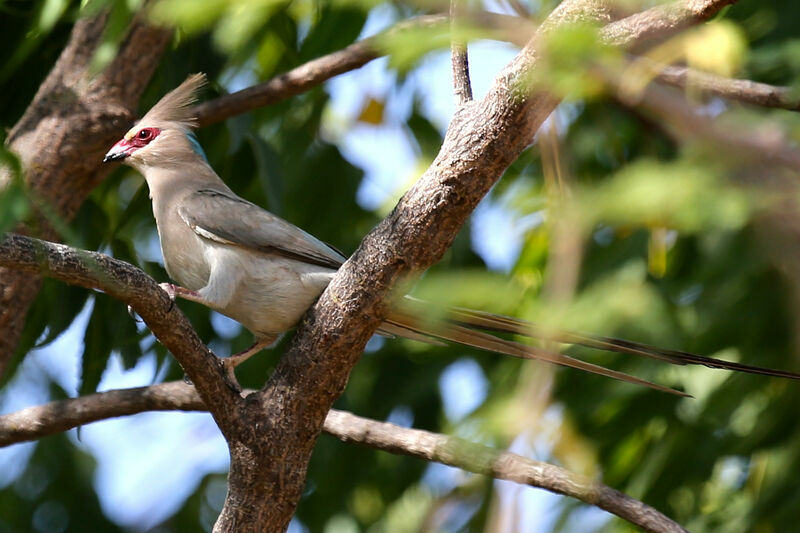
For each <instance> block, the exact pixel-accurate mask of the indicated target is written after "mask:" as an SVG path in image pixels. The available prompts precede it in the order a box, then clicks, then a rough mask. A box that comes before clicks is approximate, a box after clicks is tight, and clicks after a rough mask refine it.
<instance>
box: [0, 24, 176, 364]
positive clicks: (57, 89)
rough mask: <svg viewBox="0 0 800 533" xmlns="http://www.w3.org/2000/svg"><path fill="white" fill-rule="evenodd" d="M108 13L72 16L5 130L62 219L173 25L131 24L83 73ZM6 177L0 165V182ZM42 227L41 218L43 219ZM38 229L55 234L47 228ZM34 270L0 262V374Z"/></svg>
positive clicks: (87, 184) (89, 180)
mask: <svg viewBox="0 0 800 533" xmlns="http://www.w3.org/2000/svg"><path fill="white" fill-rule="evenodd" d="M106 21H107V14H101V15H98V16H96V17H91V18H85V19H80V20H78V21H77V22H76V23H75V26H74V27H73V29H72V34H71V35H70V39H69V42H68V43H67V46H66V48H64V51H63V52H62V53H61V55H60V57H59V59H58V61H57V62H56V64H55V66H54V67H53V69H52V70H51V71H50V73H49V74H48V76H47V78H46V79H45V81H44V82H43V83H42V85H41V86H40V87H39V90H38V91H37V93H36V96H35V97H34V98H33V101H32V102H31V104H30V105H29V106H28V108H27V109H26V110H25V113H24V114H23V115H22V117H21V118H20V119H19V121H18V122H17V124H15V125H14V127H13V128H12V129H11V131H10V132H9V135H8V139H7V144H8V146H9V148H10V149H11V150H12V151H13V152H15V153H16V154H17V155H18V156H19V157H20V159H21V161H22V166H23V168H24V170H25V179H26V182H27V184H28V186H29V187H30V188H31V189H32V190H34V191H35V192H36V194H37V197H38V198H40V199H42V200H43V201H45V202H47V203H48V204H49V207H50V208H52V209H53V210H54V211H55V213H57V214H58V216H60V217H62V218H63V219H65V220H67V221H69V220H71V219H72V218H73V216H74V215H75V213H77V211H78V208H79V207H80V205H81V204H82V203H83V201H84V200H85V199H86V196H87V195H88V194H89V192H90V191H91V190H92V189H93V188H94V187H95V186H97V185H98V184H99V183H101V182H102V181H103V180H104V179H105V178H106V176H108V174H110V172H111V170H112V169H111V168H109V167H107V166H106V167H101V160H102V159H103V154H104V153H105V151H106V150H107V149H108V147H109V146H111V145H112V144H113V143H114V142H115V141H116V140H117V139H119V137H120V136H121V135H122V133H123V132H124V131H125V130H126V129H127V128H128V127H129V126H130V123H131V122H132V120H133V116H134V114H133V113H134V110H135V109H136V106H137V105H138V102H139V97H140V96H141V94H142V92H143V91H144V89H145V87H146V86H147V84H148V83H149V81H150V77H151V76H152V74H153V71H154V70H155V68H156V66H157V65H158V60H159V58H160V57H161V53H162V51H163V50H164V47H165V46H166V45H167V43H168V42H169V40H170V38H171V36H172V32H171V31H170V30H166V29H163V28H154V27H151V26H148V25H147V24H146V23H145V22H144V21H143V20H140V19H138V18H137V19H135V20H134V21H133V23H131V25H130V27H129V29H128V34H127V37H126V38H125V40H124V41H123V42H122V43H121V45H120V47H119V51H118V55H117V57H116V58H115V59H114V61H113V62H112V63H111V65H109V66H108V67H107V69H106V70H105V71H104V72H103V73H102V74H101V75H100V76H95V75H94V74H93V73H92V72H90V65H91V60H92V58H93V57H94V52H95V50H96V48H97V46H98V45H99V44H100V43H101V41H102V36H103V30H104V29H105V26H106ZM6 179H7V176H5V175H4V172H3V169H1V168H0V189H1V188H2V187H3V185H4V183H5V180H6ZM45 226H46V225H45ZM39 231H40V234H41V236H43V237H44V238H46V239H55V238H56V234H55V233H54V232H53V231H52V230H48V228H47V227H44V228H39ZM39 285H40V281H39V278H38V277H37V276H31V275H30V274H25V275H23V274H21V273H19V272H14V271H10V270H6V269H3V268H0V374H2V373H3V372H4V370H5V367H6V364H7V363H8V360H9V359H10V357H11V356H12V354H13V353H14V351H15V349H16V347H17V343H18V342H19V337H20V335H21V334H22V328H23V326H24V324H25V316H26V313H27V310H28V307H29V306H30V304H31V302H32V301H33V299H34V298H35V297H36V294H37V293H38V291H39Z"/></svg>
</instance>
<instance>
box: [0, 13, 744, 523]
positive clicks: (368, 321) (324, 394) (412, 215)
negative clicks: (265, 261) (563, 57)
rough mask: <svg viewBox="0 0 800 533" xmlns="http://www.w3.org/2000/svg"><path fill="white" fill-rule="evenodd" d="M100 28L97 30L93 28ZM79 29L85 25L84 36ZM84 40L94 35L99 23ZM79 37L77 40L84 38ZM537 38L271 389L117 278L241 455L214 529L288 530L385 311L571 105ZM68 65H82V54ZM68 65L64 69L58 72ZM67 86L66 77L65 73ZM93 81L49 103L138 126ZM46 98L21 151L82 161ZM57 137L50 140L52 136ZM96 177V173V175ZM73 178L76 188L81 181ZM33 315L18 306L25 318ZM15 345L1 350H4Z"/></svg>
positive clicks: (142, 290)
mask: <svg viewBox="0 0 800 533" xmlns="http://www.w3.org/2000/svg"><path fill="white" fill-rule="evenodd" d="M730 3H732V0H716V1H715V0H705V1H701V0H688V1H685V2H677V3H675V4H670V5H669V6H666V7H664V6H659V7H658V8H654V9H652V10H649V11H647V12H645V13H644V14H640V15H634V16H632V17H629V18H628V19H623V20H621V21H617V22H614V23H611V24H609V25H608V26H607V27H606V30H605V32H604V37H605V38H606V39H607V40H609V41H612V42H615V43H617V44H624V45H630V44H635V43H637V42H641V41H642V40H645V39H647V38H650V37H652V35H654V34H656V35H659V36H661V35H664V34H666V33H669V32H670V31H676V29H677V28H680V27H683V26H685V25H687V24H690V23H693V22H697V21H700V20H703V19H704V18H706V17H708V16H710V15H712V14H713V13H715V12H716V11H717V10H718V9H720V8H721V7H723V6H724V5H727V4H730ZM659 16H660V17H661V18H659ZM609 19H610V15H609V12H608V10H607V9H606V8H605V2H602V1H599V0H566V1H565V2H563V3H562V4H561V5H560V6H559V8H558V9H557V10H556V11H555V12H554V13H553V14H552V15H551V16H550V17H549V18H548V19H547V20H546V21H545V23H544V24H543V25H542V27H541V28H540V30H539V31H540V32H546V31H549V29H551V28H553V27H555V26H557V25H558V24H561V23H563V22H565V21H572V20H595V21H604V22H607V21H608V20H609ZM92 23H94V24H96V23H97V22H91V21H90V22H87V23H86V24H89V25H91V24H92ZM78 30H79V28H78V27H76V32H77V33H78V34H79V33H80V32H79V31H78ZM83 31H85V32H89V30H88V29H86V28H84V30H83ZM151 31H152V30H151ZM89 34H90V35H91V32H89ZM135 34H136V32H133V33H132V35H135ZM73 38H74V39H77V37H76V36H75V35H74V36H73ZM536 43H537V37H536V36H534V38H533V39H532V40H531V41H530V42H529V43H528V44H527V45H526V46H525V47H524V48H523V49H522V51H521V52H520V54H519V55H518V56H517V58H516V59H515V60H514V61H512V63H511V64H510V65H508V67H507V68H505V69H504V70H503V71H502V72H501V74H500V75H499V76H498V78H497V79H496V80H495V83H494V85H493V86H492V87H491V88H490V90H489V92H488V94H487V96H486V97H485V98H484V99H482V100H480V101H473V102H467V103H466V104H465V105H464V106H462V107H461V108H460V109H459V111H458V112H457V114H456V116H455V117H454V119H453V121H452V123H451V125H450V127H449V129H448V132H447V135H446V138H445V140H444V144H443V146H442V148H441V151H440V153H439V155H438V157H437V158H436V160H435V161H434V163H433V164H432V165H431V167H430V168H429V169H428V171H427V172H426V173H425V174H424V175H423V177H422V178H421V179H420V180H419V181H418V182H417V184H416V185H415V186H414V187H413V188H412V189H411V190H410V191H409V192H408V193H407V194H406V195H405V196H404V197H403V198H402V199H401V201H400V202H399V203H398V205H397V206H396V208H395V209H394V211H393V212H392V213H391V214H390V215H389V216H388V217H387V218H386V219H385V220H384V221H383V222H382V223H381V224H380V225H379V226H378V227H377V228H376V229H375V230H374V231H373V232H372V233H370V235H368V236H367V237H366V238H365V240H364V242H363V243H362V245H361V247H360V248H359V250H358V251H357V252H356V254H354V256H353V257H352V258H351V259H350V260H349V261H348V262H347V263H346V264H345V265H344V266H343V267H342V269H341V271H340V272H339V274H338V275H337V277H336V278H335V280H334V281H333V283H332V284H331V285H330V286H329V288H328V290H326V292H325V293H324V294H323V296H322V298H321V299H320V301H319V302H318V303H317V305H316V306H315V307H314V308H313V309H312V310H311V311H310V312H309V313H308V314H307V316H306V317H305V319H304V321H303V323H302V324H301V326H300V329H299V330H298V333H297V335H296V337H295V339H294V342H293V344H292V347H291V348H290V350H289V351H288V352H287V354H286V355H285V356H284V358H283V359H282V360H281V361H280V363H279V364H278V367H277V368H276V371H275V372H274V374H273V376H272V377H271V378H270V380H269V382H268V383H267V384H266V385H265V387H264V388H263V389H262V390H261V391H258V392H256V393H253V394H249V395H247V396H246V397H244V398H242V397H240V396H239V395H238V394H235V393H234V392H233V391H232V390H231V389H230V387H229V386H228V385H229V384H227V383H226V382H225V376H224V372H222V371H221V368H220V365H219V363H218V362H217V361H216V360H215V359H212V358H210V357H209V356H208V352H207V350H206V349H205V348H204V347H203V346H202V345H201V344H199V341H198V340H196V335H195V334H194V332H193V331H191V328H189V329H188V330H186V329H183V327H181V328H178V330H177V331H176V330H174V328H172V327H171V326H170V325H171V324H172V322H171V320H166V319H165V317H166V315H167V314H169V313H170V312H171V309H172V308H171V307H170V306H169V304H168V302H166V301H165V296H164V295H163V294H161V293H160V292H159V291H158V289H157V288H156V287H155V285H154V284H153V283H152V280H149V281H147V282H145V281H142V280H139V282H138V283H139V285H138V287H139V289H138V290H137V291H134V292H133V293H128V292H127V291H126V289H124V288H123V286H124V285H125V283H127V282H132V280H135V279H136V277H135V276H133V277H132V278H131V279H119V280H116V282H115V285H114V287H115V289H114V290H113V291H111V293H112V295H114V296H116V297H119V298H122V299H126V298H131V299H132V300H129V301H132V302H133V303H134V308H135V309H136V310H137V312H138V313H139V314H140V315H141V316H142V317H143V318H144V319H145V321H146V322H147V324H148V325H149V326H150V328H151V329H152V330H153V332H154V333H155V334H156V336H157V337H158V338H159V339H160V340H161V341H162V342H164V344H165V345H167V347H168V348H169V349H170V351H172V352H173V354H174V355H175V356H176V358H177V359H178V360H179V361H180V362H181V364H182V365H184V368H185V370H186V371H187V373H188V374H189V376H190V377H191V378H192V380H193V381H194V382H195V384H196V386H197V389H198V392H199V394H200V395H201V397H202V398H203V400H204V401H205V402H206V404H207V405H208V407H209V409H210V410H211V412H212V414H213V415H214V417H215V419H216V421H217V423H218V424H219V425H220V428H221V430H222V431H223V434H224V435H225V437H226V439H227V440H228V443H229V446H230V452H231V469H230V473H229V493H228V497H227V498H226V501H225V505H224V508H223V511H222V514H221V515H220V517H219V520H218V522H217V524H216V525H215V528H214V530H215V531H219V532H222V531H237V532H241V531H244V532H247V531H282V530H285V528H286V526H287V525H288V523H289V520H290V519H291V517H292V515H293V513H294V509H295V507H296V505H297V502H298V500H299V498H300V494H301V491H302V488H303V485H304V482H305V475H306V468H307V465H308V460H309V458H310V455H311V450H312V448H313V445H314V442H315V441H316V438H317V436H318V435H319V433H320V431H321V429H322V427H323V424H324V421H325V419H326V417H327V415H328V412H329V409H330V407H331V405H332V403H333V402H334V400H335V399H336V398H337V397H338V396H339V395H340V394H341V392H342V390H343V389H344V387H345V385H346V383H347V379H348V376H349V372H350V370H351V369H352V367H353V365H355V363H356V362H357V361H358V359H359V357H360V354H361V352H362V350H363V347H364V345H365V344H366V342H367V340H368V339H369V338H370V336H371V335H372V333H373V332H374V330H375V329H376V327H377V326H378V324H379V323H380V321H381V318H382V316H383V315H384V306H385V304H384V302H385V301H386V299H387V298H388V297H389V295H390V291H391V289H392V287H393V286H394V285H395V284H396V282H397V281H398V280H399V279H401V278H402V277H404V276H407V275H409V274H414V273H417V272H420V271H422V270H424V269H425V268H427V267H428V266H430V265H431V264H432V263H434V262H435V261H437V260H438V259H439V258H440V257H441V255H442V254H443V253H444V252H445V251H446V249H447V248H448V247H449V246H450V244H451V243H452V241H453V239H454V238H455V235H456V233H457V232H458V230H459V229H460V228H461V226H462V225H463V223H464V221H465V220H466V219H467V217H468V216H469V214H470V213H471V212H472V210H473V209H474V208H475V206H476V205H477V204H478V202H479V201H480V199H481V198H482V197H483V196H484V195H485V194H486V192H487V191H488V190H489V189H490V187H491V186H492V185H493V184H494V183H496V181H497V180H498V179H499V178H500V176H501V175H502V173H503V172H504V171H505V169H506V168H507V166H508V165H509V164H510V163H511V162H512V161H514V160H515V159H516V158H517V157H518V155H519V153H520V152H521V151H522V150H523V149H524V148H525V147H526V146H527V145H529V144H530V143H531V142H532V139H533V135H534V134H535V132H536V131H537V129H538V128H539V126H540V125H541V123H542V122H543V121H544V119H545V118H546V117H547V116H548V115H549V114H550V113H551V111H552V110H553V109H554V108H555V106H556V105H557V104H558V99H557V98H556V97H554V96H552V95H550V94H547V93H544V92H535V93H531V92H530V91H529V89H527V85H526V83H525V81H526V79H528V74H529V73H530V72H531V70H532V69H534V68H535V66H536V61H537V50H536ZM71 45H72V43H71ZM131 46H132V45H131ZM65 54H66V51H65ZM73 55H80V54H73ZM65 57H67V58H69V55H68V54H66V55H65ZM66 60H67V59H65V61H66ZM75 61H77V60H75ZM78 63H80V62H79V61H78ZM154 63H155V60H154V61H153V64H154ZM116 64H117V63H115V65H116ZM152 66H154V65H152ZM120 68H121V67H118V68H116V69H115V68H112V69H110V70H109V71H108V72H109V73H114V72H118V71H119V69H120ZM58 69H59V66H58V65H57V66H56V68H55V69H54V72H56V71H58ZM109 75H110V74H109ZM148 77H149V76H148ZM56 79H60V78H58V76H56ZM81 79H82V78H80V77H79V79H78V80H77V81H76V80H73V79H71V78H68V77H65V78H64V79H62V80H61V83H60V84H59V83H54V84H53V85H54V87H53V89H51V92H50V93H47V94H49V95H50V97H52V96H53V95H59V94H60V95H63V94H68V95H70V96H72V97H75V98H76V101H75V103H73V104H71V105H72V107H69V106H68V107H67V108H66V109H69V110H72V111H73V113H74V114H75V115H77V116H80V117H83V121H82V122H81V121H78V123H80V124H82V125H83V127H84V128H86V129H87V130H89V129H91V127H98V128H104V127H105V126H106V125H107V123H108V122H113V121H114V120H118V121H120V122H124V121H125V120H126V118H125V117H128V116H129V115H128V114H125V113H122V112H121V111H122V110H123V109H127V108H125V107H124V105H123V104H122V103H120V100H124V95H123V94H120V93H121V92H122V89H120V88H119V87H118V86H117V85H115V83H114V80H113V79H108V80H105V82H104V83H106V84H107V85H108V86H109V87H110V89H108V90H109V91H110V92H109V94H108V96H107V98H110V99H111V100H110V101H112V102H116V103H115V104H114V105H111V104H109V103H108V100H107V98H104V99H102V100H101V101H102V102H103V103H104V104H106V105H107V107H102V111H96V113H97V114H99V115H103V116H104V117H105V118H104V120H103V122H104V124H103V125H102V126H99V125H97V124H96V123H95V122H93V121H92V120H91V118H92V117H95V116H97V114H95V115H93V114H90V113H86V110H85V107H87V106H88V105H89V104H94V103H97V102H96V101H94V100H92V99H91V98H89V99H88V100H84V99H85V98H87V94H95V93H92V91H91V90H89V89H91V88H92V87H94V90H96V91H102V88H100V87H98V86H96V85H93V84H92V83H88V85H87V86H86V87H88V88H89V89H84V88H83V85H81V83H79V82H80V80H81ZM84 81H85V80H84ZM70 83H72V85H70ZM114 87H117V88H116V89H114ZM44 89H45V87H43V91H44ZM67 89H69V90H67ZM59 91H60V92H59ZM87 91H88V92H87ZM134 92H135V91H134ZM40 93H42V91H40ZM115 98H116V99H118V100H114V99H115ZM40 100H41V101H40ZM37 102H38V105H40V106H42V109H44V110H49V111H47V112H43V113H41V114H40V115H39V116H40V118H38V119H36V120H30V121H28V122H24V121H25V117H23V120H22V121H21V123H23V122H24V124H25V126H24V127H23V126H21V127H20V128H15V131H14V132H12V136H13V135H16V139H17V142H19V143H21V144H20V146H23V148H25V150H21V151H22V152H25V153H27V154H30V153H31V152H34V153H35V151H36V150H41V149H45V150H47V149H48V148H49V144H48V143H49V142H50V141H51V139H56V140H57V141H59V142H61V143H62V145H60V148H59V150H54V152H55V153H60V152H64V153H65V154H67V155H69V154H70V153H71V152H70V149H71V148H70V147H71V144H70V143H69V142H65V141H64V139H65V138H67V137H68V136H63V135H62V137H58V136H56V135H54V132H53V131H52V130H50V133H49V134H48V135H47V136H45V135H44V133H42V134H41V136H39V135H35V133H34V132H37V131H39V128H44V126H40V125H41V124H44V125H47V124H50V127H51V128H55V127H56V126H54V125H53V124H51V123H50V121H48V120H47V117H51V116H52V115H53V113H54V111H53V107H52V104H49V105H48V100H47V95H45V97H43V98H42V99H40V97H39V95H37V100H36V101H34V104H32V107H33V106H35V105H37ZM131 107H132V106H131ZM26 115H27V114H26ZM34 116H36V115H35V114H34ZM70 117H71V115H70ZM62 120H63V117H62ZM31 125H36V128H33V129H31V127H32V126H31ZM122 129H124V126H122V125H121V126H120V128H119V130H114V132H113V134H112V133H108V132H107V131H106V130H105V129H102V131H94V132H93V135H94V136H96V137H95V138H101V137H103V135H106V134H108V135H109V138H110V139H111V141H113V140H114V138H115V136H116V135H118V134H119V131H121V130H122ZM17 130H19V131H17ZM44 131H45V132H47V130H46V129H45V130H44ZM56 132H61V130H56ZM26 135H33V137H25V136H26ZM23 139H27V140H23ZM68 139H72V137H68ZM12 142H14V141H12ZM97 143H98V144H97V147H95V148H94V149H95V150H99V151H98V152H97V153H96V154H95V153H91V154H90V153H88V152H87V150H86V148H85V147H82V148H81V150H80V154H81V157H80V158H81V160H87V159H88V160H92V161H99V159H100V156H101V155H102V150H104V149H105V147H106V146H107V145H108V142H106V141H105V140H102V141H97ZM26 150H27V152H26ZM95 155H96V158H95V157H94V156H95ZM28 157H29V158H28V159H27V160H26V159H25V156H24V155H23V161H25V162H26V164H27V163H29V162H30V161H31V160H30V156H29V155H28ZM62 157H63V155H62ZM47 161H50V159H47ZM37 162H38V161H37ZM58 164H59V169H60V168H64V167H65V166H67V167H68V166H69V165H68V164H67V163H65V162H64V161H63V160H61V159H59V163H58ZM72 165H73V167H74V170H76V171H82V172H83V174H79V175H73V174H72V173H66V174H65V175H64V177H62V178H60V179H58V176H61V174H59V172H58V171H57V170H56V169H53V168H51V172H50V173H47V175H46V176H40V177H38V178H37V180H33V181H35V182H38V181H42V180H48V179H49V180H50V181H47V183H48V184H49V187H51V188H52V190H55V191H58V190H60V189H59V187H62V188H63V187H64V186H68V187H74V189H75V190H76V191H79V193H80V194H84V195H85V192H88V190H89V189H90V188H91V186H92V185H93V184H96V183H97V182H99V181H100V180H101V179H102V174H101V173H99V174H97V173H96V174H93V173H92V170H90V169H87V168H82V167H81V165H78V164H76V163H74V162H73V163H72ZM92 168H94V169H95V172H96V167H92ZM34 176H36V174H35V173H34ZM52 176H56V178H53V177H52ZM70 177H72V178H73V179H72V181H75V182H76V183H74V184H72V183H71V181H70V180H69V178H70ZM80 194H79V195H80ZM79 195H78V196H79ZM67 196H69V197H72V196H73V192H72V191H71V190H70V191H69V193H68V194H67ZM81 199H82V198H81ZM53 202H54V204H56V205H57V206H58V207H59V210H60V211H61V212H62V214H64V215H65V216H67V217H68V216H69V215H71V214H72V213H74V210H75V209H77V206H78V205H79V204H80V201H78V200H76V199H72V200H70V199H69V198H67V199H59V198H56V199H55V200H53ZM17 239H23V237H17ZM17 244H19V241H17ZM42 246H43V247H42ZM42 246H39V248H36V247H35V246H34V249H35V251H36V253H34V255H33V256H30V255H28V256H26V258H25V261H27V262H28V266H27V267H26V268H27V270H28V271H36V270H38V269H40V268H42V267H41V265H40V264H39V262H40V261H42V260H43V259H42V253H44V256H45V257H46V262H49V261H58V260H59V257H61V256H62V255H63V253H64V252H65V250H63V249H59V248H58V247H56V248H51V247H50V246H44V245H42ZM37 250H38V251H37ZM0 256H2V253H0ZM91 257H92V261H95V262H97V261H105V260H104V259H102V258H100V257H96V256H91ZM0 259H1V258H0ZM77 263H78V264H79V265H78V266H76V267H75V271H76V272H77V273H78V274H80V275H81V276H84V278H81V279H83V280H84V281H82V282H80V281H81V280H80V279H79V280H78V281H79V282H80V283H78V284H81V283H83V286H94V285H92V284H91V283H90V282H89V281H85V280H87V279H96V278H91V276H88V274H87V273H86V271H85V268H84V269H83V270H81V268H82V267H80V265H83V264H84V263H83V262H82V261H77ZM48 264H49V263H48ZM79 277H80V276H79ZM148 279H149V278H148ZM115 291H116V293H115ZM3 294H4V293H3ZM148 302H157V303H158V305H155V306H153V305H152V304H150V306H148V305H147V303H148ZM25 307H27V304H26V305H25ZM20 314H21V312H20V311H19V308H18V310H17V315H20ZM181 316H182V315H181ZM0 318H1V316H0ZM182 320H184V321H185V319H182ZM1 326H3V322H2V321H0V327H1ZM13 343H16V340H14V341H13ZM2 347H3V346H2V345H0V349H2Z"/></svg>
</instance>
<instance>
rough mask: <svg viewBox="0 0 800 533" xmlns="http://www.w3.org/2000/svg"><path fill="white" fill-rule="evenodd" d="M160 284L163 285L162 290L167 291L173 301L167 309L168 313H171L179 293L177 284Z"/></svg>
mask: <svg viewBox="0 0 800 533" xmlns="http://www.w3.org/2000/svg"><path fill="white" fill-rule="evenodd" d="M158 286H159V287H161V290H162V291H164V292H166V293H167V296H169V299H170V300H171V301H172V303H171V304H170V305H169V309H167V313H169V312H170V311H172V308H173V307H175V297H176V295H177V293H176V291H175V285H173V284H172V283H159V284H158Z"/></svg>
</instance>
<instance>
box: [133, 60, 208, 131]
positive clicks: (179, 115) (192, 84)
mask: <svg viewBox="0 0 800 533" xmlns="http://www.w3.org/2000/svg"><path fill="white" fill-rule="evenodd" d="M205 84H206V75H205V74H203V73H202V72H200V73H198V74H192V75H190V76H189V77H188V78H186V80H184V82H183V83H181V84H180V85H179V86H178V87H176V88H175V89H173V90H172V91H170V92H168V93H167V94H165V95H164V96H163V97H162V98H161V100H159V101H158V103H157V104H156V105H154V106H153V107H152V108H151V109H150V111H148V112H147V114H146V115H145V116H143V117H142V119H141V120H140V121H139V122H140V123H141V124H148V125H157V124H158V123H162V122H172V123H178V124H180V125H181V126H183V127H184V128H186V129H191V128H195V127H196V126H197V118H196V117H195V116H194V115H193V114H192V104H194V103H195V102H196V101H197V91H198V90H199V89H201V88H202V87H203V86H204V85H205Z"/></svg>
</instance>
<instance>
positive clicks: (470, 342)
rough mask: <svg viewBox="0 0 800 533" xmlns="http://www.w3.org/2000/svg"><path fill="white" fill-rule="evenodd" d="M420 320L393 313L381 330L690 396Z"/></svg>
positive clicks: (457, 327)
mask: <svg viewBox="0 0 800 533" xmlns="http://www.w3.org/2000/svg"><path fill="white" fill-rule="evenodd" d="M419 317H420V315H418V314H417V315H412V314H406V313H402V312H399V311H393V312H392V313H391V314H390V315H389V317H388V318H387V319H386V321H385V322H384V326H382V328H381V329H389V328H386V327H385V326H387V325H388V326H390V327H391V328H392V330H393V331H392V332H393V333H396V334H398V335H401V336H406V335H404V334H403V331H404V330H405V331H411V332H413V333H414V335H415V336H417V337H419V336H422V337H433V338H434V339H442V340H446V341H449V342H454V343H457V344H463V345H466V346H472V347H474V348H479V349H482V350H488V351H490V352H497V353H502V354H506V355H510V356H513V357H520V358H523V359H536V360H539V361H545V362H548V363H552V364H556V365H561V366H567V367H570V368H577V369H579V370H584V371H586V372H591V373H593V374H599V375H601V376H606V377H610V378H614V379H618V380H620V381H625V382H627V383H633V384H635V385H643V386H645V387H650V388H651V389H655V390H658V391H661V392H667V393H670V394H675V395H677V396H690V395H688V394H686V393H685V392H681V391H678V390H675V389H671V388H669V387H664V386H663V385H659V384H657V383H652V382H650V381H647V380H644V379H641V378H637V377H635V376H631V375H629V374H625V373H623V372H618V371H616V370H611V369H608V368H604V367H602V366H599V365H595V364H592V363H587V362H585V361H581V360H579V359H574V358H572V357H569V356H567V355H564V354H560V353H556V352H550V351H547V350H543V349H541V348H537V347H535V346H529V345H527V344H522V343H519V342H514V341H509V340H506V339H501V338H499V337H495V336H494V335H490V334H488V333H484V332H482V331H478V330H476V329H470V327H467V326H464V325H461V324H458V323H455V322H440V323H432V324H426V323H424V322H422V321H421V320H420V318H419Z"/></svg>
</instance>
